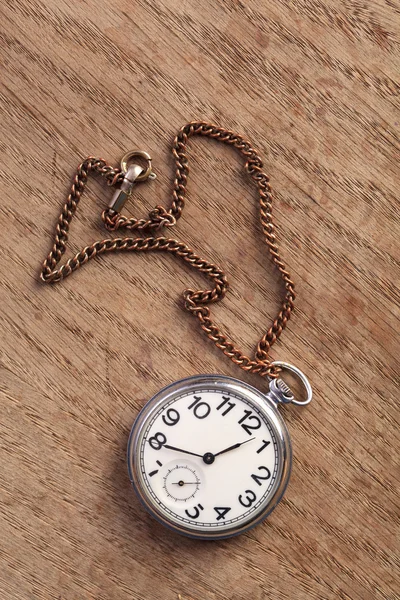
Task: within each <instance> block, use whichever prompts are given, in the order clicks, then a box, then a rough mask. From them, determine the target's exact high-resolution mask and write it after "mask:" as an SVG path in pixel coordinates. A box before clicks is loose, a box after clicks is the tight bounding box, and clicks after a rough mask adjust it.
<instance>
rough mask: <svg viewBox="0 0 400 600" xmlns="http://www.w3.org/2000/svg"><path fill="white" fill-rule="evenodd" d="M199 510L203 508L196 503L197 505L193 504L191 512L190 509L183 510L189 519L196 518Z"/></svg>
mask: <svg viewBox="0 0 400 600" xmlns="http://www.w3.org/2000/svg"><path fill="white" fill-rule="evenodd" d="M201 510H204V508H203V507H202V505H201V504H198V505H197V506H193V508H192V511H193V512H190V510H185V514H186V515H187V516H188V517H189V519H198V518H199V516H200V511H201Z"/></svg>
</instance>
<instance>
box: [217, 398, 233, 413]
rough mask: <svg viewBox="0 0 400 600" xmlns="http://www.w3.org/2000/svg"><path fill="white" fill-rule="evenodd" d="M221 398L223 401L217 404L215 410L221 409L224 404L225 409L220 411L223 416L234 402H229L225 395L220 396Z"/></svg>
mask: <svg viewBox="0 0 400 600" xmlns="http://www.w3.org/2000/svg"><path fill="white" fill-rule="evenodd" d="M222 399H223V402H221V404H218V406H217V410H221V409H222V408H224V406H226V408H225V410H224V411H223V412H222V413H221V415H222V416H223V417H225V415H227V414H228V412H229V411H230V410H232V408H233V407H234V406H236V404H235V403H234V402H231V399H230V398H227V397H226V396H222Z"/></svg>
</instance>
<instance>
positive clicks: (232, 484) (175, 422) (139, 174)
mask: <svg viewBox="0 0 400 600" xmlns="http://www.w3.org/2000/svg"><path fill="white" fill-rule="evenodd" d="M195 135H198V136H201V137H203V138H204V137H209V138H211V139H213V140H215V141H220V142H222V143H224V144H227V145H229V146H231V147H233V148H235V149H236V150H237V151H238V152H239V153H240V154H241V155H242V156H243V157H244V159H245V165H244V167H245V172H246V174H247V176H248V177H250V179H251V180H252V181H253V183H255V185H256V187H257V190H258V196H259V208H260V221H261V227H262V230H263V234H264V242H265V244H266V246H267V248H268V249H269V252H270V254H271V256H272V261H273V263H274V265H275V267H276V268H277V270H278V271H279V273H280V276H281V278H282V281H283V283H284V288H285V293H284V297H283V300H282V304H281V308H280V311H279V312H278V315H277V316H276V318H275V319H274V320H273V322H272V324H271V326H270V327H269V329H268V330H267V331H266V333H264V334H263V336H262V337H261V339H260V340H259V342H258V344H257V349H256V352H255V355H254V358H250V357H248V356H247V355H245V354H243V353H242V352H241V351H240V350H239V349H238V348H237V347H236V346H235V344H234V343H233V342H232V341H231V340H230V339H229V338H228V337H227V336H226V335H224V334H223V333H222V332H221V330H220V329H219V327H218V326H217V325H216V324H215V323H214V321H213V320H212V318H211V311H210V305H212V304H213V303H214V302H218V301H220V300H222V298H223V297H224V295H225V294H226V292H227V289H228V281H227V278H226V275H225V273H224V271H223V270H222V269H221V268H220V267H218V266H217V265H215V264H213V263H211V262H209V261H208V260H206V259H204V258H201V257H200V256H199V255H198V254H196V253H195V252H194V251H193V250H192V249H191V248H189V247H188V246H187V245H186V244H185V243H184V242H182V241H179V240H176V239H173V238H171V237H167V236H161V235H160V236H155V235H154V232H156V231H159V230H160V229H162V228H171V227H174V226H175V225H176V223H177V220H178V219H179V218H180V217H181V215H182V211H183V208H184V204H185V196H186V185H187V180H188V174H189V168H188V158H187V155H186V146H187V143H188V140H189V138H190V137H191V136H195ZM172 152H173V155H174V159H175V164H176V171H175V180H174V187H173V193H172V202H171V205H170V207H169V208H168V209H167V208H165V207H163V206H161V205H157V206H156V207H155V208H154V209H153V210H151V211H150V212H149V215H148V218H145V219H136V218H133V217H127V216H125V215H123V214H121V210H122V208H123V206H124V204H125V202H126V201H127V200H128V199H129V198H130V196H131V193H132V189H133V188H134V186H135V185H136V184H137V183H138V182H140V181H146V180H147V179H154V178H155V174H154V173H153V170H152V161H151V157H150V155H149V154H148V153H147V152H145V151H143V150H133V151H131V152H128V153H126V154H125V155H124V157H123V158H122V160H121V168H118V167H117V168H114V167H112V166H110V165H108V164H107V163H106V162H105V161H104V160H103V159H101V158H94V157H89V158H87V159H85V160H84V161H83V162H82V163H81V164H80V165H79V167H78V169H77V172H76V175H75V178H74V180H73V183H72V187H71V191H70V194H69V196H68V198H67V201H66V202H65V204H64V206H63V208H62V212H61V215H60V217H59V219H58V223H57V226H56V231H55V236H54V244H53V247H52V249H51V250H50V252H49V254H48V256H47V257H46V259H45V261H44V263H43V266H42V271H41V279H42V280H43V281H44V282H46V283H56V282H58V281H61V280H62V279H64V278H65V277H68V276H69V275H70V274H71V273H73V272H74V271H75V270H76V269H79V268H80V267H81V266H83V265H85V264H86V263H87V262H88V261H89V260H91V259H93V258H95V257H98V256H100V255H101V254H105V253H107V254H109V253H112V252H132V253H142V254H143V253H148V252H165V253H167V254H169V255H171V256H174V257H176V258H177V259H179V260H181V261H183V262H184V263H186V265H188V266H190V267H192V268H193V269H196V270H198V271H199V272H200V273H202V274H203V275H204V276H205V277H207V278H208V279H209V280H210V281H211V282H212V287H211V288H210V289H205V290H193V289H187V290H185V292H184V295H183V297H184V307H185V309H186V310H188V311H189V312H190V313H191V314H192V315H193V316H194V317H196V319H197V320H198V322H199V325H200V327H201V329H202V330H203V332H204V333H205V334H206V335H207V336H208V337H209V339H210V340H211V341H212V342H214V344H215V345H216V346H217V347H218V348H219V349H220V350H222V352H223V353H224V354H225V355H226V356H227V357H228V358H230V359H231V360H232V361H233V362H234V363H235V364H236V365H238V366H239V367H240V368H241V369H243V370H244V371H246V372H248V373H253V374H255V375H259V376H260V377H263V378H267V379H268V380H269V391H268V393H266V394H263V393H262V392H260V391H258V390H257V389H256V388H254V387H252V386H250V385H248V384H247V383H244V382H242V381H239V380H237V379H232V378H230V377H226V376H224V375H199V376H195V377H189V378H188V379H183V380H181V381H178V382H176V383H173V384H172V385H169V386H167V387H166V388H164V389H163V390H161V391H160V392H159V393H158V394H156V395H155V396H154V397H153V398H152V399H151V400H150V401H149V402H148V403H147V404H146V405H145V406H144V408H143V409H142V411H141V412H140V414H139V416H138V417H137V419H136V421H135V423H134V425H133V428H132V432H131V435H130V438H129V444H128V469H129V475H130V479H131V481H132V483H133V485H134V488H135V490H136V492H137V494H138V497H139V498H140V500H141V501H142V503H143V504H144V506H145V507H146V508H147V509H148V510H149V511H150V513H151V514H152V515H154V516H155V517H156V518H157V519H158V520H159V521H160V522H161V523H163V524H164V525H166V526H167V527H169V528H171V529H173V530H174V531H177V532H179V533H182V534H185V535H189V536H192V537H195V538H199V539H219V538H226V537H231V536H234V535H237V534H239V533H242V532H244V531H246V530H247V529H249V528H250V527H253V526H254V525H256V524H257V523H259V522H260V521H262V520H263V519H264V518H265V517H266V516H267V515H268V514H269V513H270V512H271V511H272V510H273V509H274V507H275V506H276V505H277V504H278V502H279V500H280V499H281V498H282V494H283V493H284V491H285V488H286V486H287V483H288V480H289V475H290V468H291V456H292V451H291V445H290V438H289V434H288V431H287V429H286V426H285V424H284V422H283V419H282V417H281V415H280V414H279V412H278V410H277V406H278V404H280V403H289V402H292V403H294V404H308V402H310V401H311V396H312V392H311V387H310V384H309V382H308V380H307V379H306V377H305V376H304V375H303V373H302V372H301V371H300V370H299V369H297V368H296V367H293V366H292V365H290V364H287V363H284V362H279V361H273V360H272V359H271V358H270V356H269V351H270V349H271V346H272V345H273V344H274V343H275V342H276V341H277V339H278V338H279V336H280V335H281V333H282V331H283V330H284V329H285V327H286V325H287V322H288V320H289V319H290V316H291V312H292V309H293V303H294V299H295V291H294V283H293V281H292V279H291V278H290V275H289V272H288V270H287V267H286V266H285V263H284V262H283V260H282V258H281V256H280V253H279V249H278V245H277V240H276V232H275V225H274V223H273V220H272V190H271V186H270V184H269V178H268V176H267V175H266V174H265V173H264V171H263V164H262V160H261V158H260V156H259V155H258V153H257V152H256V150H255V149H254V148H252V146H251V145H250V143H249V142H248V141H246V140H245V139H244V138H243V137H242V136H240V135H238V134H236V133H234V132H233V131H229V130H227V129H223V128H221V127H217V126H215V125H212V124H209V123H204V122H202V121H194V122H191V123H188V124H187V125H184V126H183V127H182V128H181V129H180V131H179V132H178V135H177V136H176V138H175V140H174V144H173V148H172ZM91 173H94V174H98V175H101V176H102V177H104V178H105V179H106V181H107V183H108V184H109V185H112V186H116V188H117V189H116V191H115V193H114V195H113V197H112V199H111V201H110V204H109V206H108V208H106V209H105V210H104V211H103V213H102V219H103V222H104V225H105V227H106V228H107V229H108V230H109V231H112V232H115V231H117V230H125V231H131V232H135V235H134V236H131V237H110V238H107V239H102V240H98V241H95V242H93V243H92V244H91V245H89V246H86V247H85V248H82V249H81V250H80V251H79V252H78V253H77V254H76V255H75V256H74V257H72V258H70V259H69V260H67V261H66V262H65V263H64V264H62V265H61V266H57V265H58V264H59V262H60V260H61V258H62V256H63V254H64V253H65V250H66V248H67V241H68V234H69V227H70V224H71V221H72V218H73V216H74V214H75V213H76V210H77V208H78V204H79V201H80V199H81V196H82V193H83V191H84V189H85V185H86V182H87V180H88V176H89V174H91ZM222 226H223V225H222V224H221V227H222ZM143 234H146V235H143ZM141 236H142V237H141ZM156 325H157V323H155V326H156ZM282 370H289V371H291V372H292V374H294V375H296V376H297V377H298V378H300V381H301V383H302V384H303V386H304V387H305V390H306V395H305V399H304V400H303V401H299V400H296V399H295V397H294V395H293V394H292V392H291V390H290V388H289V387H288V385H287V384H286V383H285V382H284V381H283V379H281V378H280V373H281V371H282Z"/></svg>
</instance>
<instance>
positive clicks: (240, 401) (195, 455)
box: [130, 377, 284, 537]
mask: <svg viewBox="0 0 400 600" xmlns="http://www.w3.org/2000/svg"><path fill="white" fill-rule="evenodd" d="M198 380H199V382H198V384H197V385H193V384H192V385H190V380H187V381H186V382H185V381H184V382H182V385H183V388H182V389H181V390H180V389H179V386H176V389H175V391H174V393H172V394H169V395H168V394H166V397H165V398H164V399H161V400H159V401H158V402H156V403H154V402H153V404H152V403H150V406H149V408H148V409H147V410H146V407H145V409H144V411H142V412H143V414H142V415H141V417H142V418H141V422H140V433H139V432H137V431H136V429H135V427H134V429H133V433H136V434H137V435H133V436H132V437H131V442H130V446H131V448H130V455H131V458H130V461H131V464H132V468H133V470H134V471H135V473H134V474H133V477H132V479H133V481H134V484H135V486H136V487H137V488H140V490H138V491H140V495H141V497H142V499H143V500H144V501H145V503H146V505H147V506H148V508H149V509H150V510H151V511H152V512H154V513H155V514H156V516H158V517H159V518H161V519H162V520H163V522H164V523H165V524H167V525H170V526H172V527H173V528H176V529H177V530H179V531H181V532H183V533H187V534H192V535H196V534H197V533H199V537H207V534H208V537H217V536H218V537H222V536H223V535H227V536H229V535H233V533H232V531H235V532H236V531H240V530H242V529H243V528H246V527H247V526H249V525H250V524H253V522H254V521H257V520H259V516H260V515H261V514H263V513H264V511H265V508H266V506H268V504H269V501H270V499H271V497H272V496H273V495H274V493H275V492H276V489H277V487H279V486H280V484H281V479H282V472H283V466H284V465H283V463H284V452H283V451H282V435H281V431H280V425H281V423H279V419H280V417H279V416H278V415H277V413H276V414H274V413H275V409H274V408H271V407H269V408H268V406H267V404H266V403H265V402H264V401H263V399H261V400H260V399H259V398H257V397H256V398H254V397H253V395H252V394H251V393H250V394H249V393H243V392H244V391H247V390H246V386H245V384H242V383H240V386H241V387H242V389H239V390H237V389H236V388H235V386H233V385H232V384H231V389H230V388H229V385H228V386H227V385H225V386H224V385H216V384H215V382H213V383H212V385H210V382H209V381H207V377H203V378H198ZM224 380H225V383H226V380H228V382H229V383H230V382H231V381H234V380H229V378H224ZM195 381H197V380H196V379H195ZM188 383H189V385H188ZM193 383H195V382H193ZM207 383H208V385H207ZM238 383H239V382H238ZM249 389H250V390H252V388H249ZM167 391H168V388H167ZM252 391H255V390H252ZM258 395H259V396H261V395H260V394H259V393H258ZM261 398H262V397H261ZM146 413H147V414H146ZM132 443H133V444H134V447H132ZM278 500H279V498H278ZM275 503H276V502H275ZM272 508H273V507H271V509H272Z"/></svg>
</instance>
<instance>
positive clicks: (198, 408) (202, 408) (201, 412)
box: [188, 396, 211, 419]
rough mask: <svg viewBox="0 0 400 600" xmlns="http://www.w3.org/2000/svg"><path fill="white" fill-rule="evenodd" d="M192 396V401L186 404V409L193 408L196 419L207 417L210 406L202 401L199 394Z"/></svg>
mask: <svg viewBox="0 0 400 600" xmlns="http://www.w3.org/2000/svg"><path fill="white" fill-rule="evenodd" d="M193 398H194V402H192V404H191V405H190V406H188V409H189V410H191V409H192V408H193V414H194V416H195V417H197V418H198V419H205V418H206V417H208V415H209V414H210V412H211V406H210V405H209V404H207V402H202V401H201V396H193Z"/></svg>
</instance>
